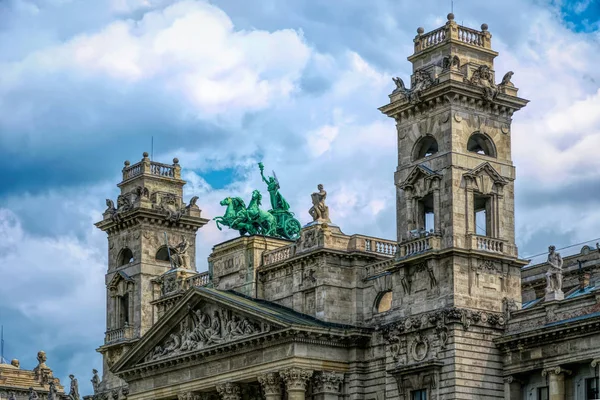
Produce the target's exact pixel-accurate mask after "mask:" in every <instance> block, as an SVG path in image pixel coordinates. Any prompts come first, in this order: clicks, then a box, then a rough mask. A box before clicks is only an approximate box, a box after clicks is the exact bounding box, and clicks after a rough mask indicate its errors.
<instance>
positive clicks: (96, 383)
mask: <svg viewBox="0 0 600 400" xmlns="http://www.w3.org/2000/svg"><path fill="white" fill-rule="evenodd" d="M92 374H93V376H92V381H91V382H92V389H94V394H96V393H98V387H99V386H100V377H99V376H98V370H96V369H93V370H92Z"/></svg>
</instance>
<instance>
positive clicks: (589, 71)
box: [0, 0, 600, 393]
mask: <svg viewBox="0 0 600 400" xmlns="http://www.w3.org/2000/svg"><path fill="white" fill-rule="evenodd" d="M501 3H502V5H500V4H501ZM449 9H450V0H423V1H419V2H415V1H398V0H374V1H369V2H365V1H362V0H336V1H328V0H312V1H309V0H285V1H284V0H260V1H241V0H214V1H210V2H209V1H193V0H185V1H177V0H0V171H2V177H3V182H2V184H1V185H0V282H1V289H0V324H3V325H4V327H5V340H6V352H5V353H6V354H5V356H6V357H7V358H9V359H10V358H19V359H20V360H21V363H22V365H23V367H25V368H33V367H34V366H35V364H36V362H35V355H36V352H37V351H38V350H40V349H44V350H45V351H46V352H47V353H48V365H49V366H51V367H52V368H53V369H54V370H55V374H56V375H57V376H58V377H60V378H61V380H62V381H63V383H64V384H66V385H68V378H67V376H68V374H69V373H75V374H76V375H77V377H78V378H79V382H80V386H81V388H82V392H85V393H89V391H90V390H91V388H90V384H89V379H90V378H91V369H92V368H98V369H100V365H101V359H100V356H99V355H97V353H95V351H94V349H95V348H97V347H98V346H99V345H101V344H102V341H103V332H104V316H105V314H104V296H105V292H104V273H105V269H106V253H107V243H106V237H105V234H104V233H102V232H101V231H98V230H96V228H95V227H94V226H93V223H94V222H96V221H98V220H100V218H101V213H102V211H103V210H104V209H105V201H104V199H105V198H107V197H110V198H113V199H114V198H116V196H117V188H116V186H115V184H116V183H117V182H118V181H119V178H120V171H121V168H122V166H123V161H124V160H126V159H127V160H131V161H132V162H136V161H138V160H139V159H141V156H142V152H144V151H149V150H150V143H151V138H152V137H154V159H155V160H157V161H163V162H170V161H171V160H172V158H173V157H174V156H177V157H179V159H180V163H181V165H182V166H183V167H184V177H185V179H186V180H187V181H188V185H186V197H187V198H189V197H191V196H193V195H198V196H199V197H200V200H199V201H198V204H199V206H200V207H201V208H202V210H203V212H204V215H205V216H207V217H210V218H212V217H214V216H216V215H219V214H222V212H223V209H222V207H221V206H219V204H218V203H219V201H220V200H221V199H222V198H224V197H226V196H227V195H229V194H237V195H242V196H243V197H248V194H249V192H250V191H251V189H252V188H260V189H264V187H263V185H262V184H261V183H260V178H259V174H258V169H257V167H256V163H257V162H258V161H261V160H262V161H263V162H264V164H265V166H266V170H267V171H270V170H271V169H275V170H276V172H277V175H278V177H279V179H280V181H281V183H282V190H283V193H284V195H285V196H286V197H287V199H288V200H289V202H290V203H291V205H292V207H293V209H294V210H296V212H297V214H298V216H299V219H300V220H301V222H303V223H306V222H308V221H309V219H310V217H309V215H308V214H307V213H306V210H307V209H308V208H309V206H310V197H309V195H310V193H311V192H312V191H313V190H314V189H315V186H316V184H317V183H323V184H324V185H325V188H326V189H327V190H328V192H329V194H330V196H329V205H330V209H331V216H332V219H333V221H334V222H336V223H337V224H339V225H340V226H341V227H342V229H343V231H344V232H345V233H349V234H352V233H363V234H368V235H374V236H381V237H385V238H394V237H395V232H394V229H395V223H394V219H395V216H394V205H395V202H394V193H395V189H394V185H393V172H394V169H395V167H396V165H395V161H396V158H395V152H396V149H395V146H396V142H395V136H396V132H395V128H394V123H393V121H392V120H389V119H387V118H386V117H385V116H383V115H381V114H380V113H379V111H378V110H377V107H379V106H382V105H384V104H385V103H386V101H387V100H388V97H387V95H388V94H389V93H390V91H391V90H392V89H393V87H394V86H393V83H392V80H391V77H392V76H401V77H403V78H404V80H405V81H406V80H407V79H408V76H409V73H410V68H411V66H410V64H409V63H408V61H406V57H407V56H409V55H410V54H411V53H412V47H413V44H412V40H413V37H414V35H415V33H416V29H417V27H418V26H423V27H424V28H425V30H426V31H429V30H432V29H434V28H437V27H439V26H441V25H442V24H443V23H444V22H445V20H446V14H447V13H448V11H449ZM454 12H455V14H456V20H457V21H458V22H459V23H462V24H464V25H467V26H470V27H474V28H478V27H479V26H480V25H481V23H483V22H485V23H488V25H489V27H490V28H489V29H490V32H491V33H492V34H493V39H492V44H493V47H494V49H495V50H497V51H499V52H500V56H499V57H498V58H497V61H496V70H497V71H498V74H499V75H500V76H502V75H503V74H504V73H505V72H506V71H508V70H512V71H514V72H515V75H514V77H513V82H514V83H515V84H516V86H517V87H519V88H520V92H519V94H520V95H521V96H522V97H525V98H527V99H529V100H531V103H530V104H529V105H528V106H527V107H526V108H525V109H524V110H522V111H520V112H519V113H517V114H516V115H515V118H514V126H513V131H512V135H513V150H514V152H513V154H514V161H515V164H516V166H517V171H518V180H517V194H516V196H517V197H516V201H517V208H516V212H517V238H518V239H517V240H518V245H519V247H520V252H521V255H522V256H528V255H531V254H535V253H539V252H540V251H544V249H545V248H546V246H547V245H548V244H555V245H557V247H563V246H567V245H569V244H572V243H577V242H581V241H585V240H589V239H594V238H596V237H599V236H600V231H598V229H597V227H598V226H600V172H599V171H600V168H599V167H600V157H599V156H598V149H599V148H600V112H598V110H600V90H599V87H600V68H598V66H599V65H600V25H599V23H598V19H599V17H600V3H599V2H597V0H587V1H586V0H582V1H566V0H564V1H559V0H555V1H551V0H530V1H525V0H504V1H503V2H499V1H480V0H477V1H476V0H455V2H454ZM233 236H235V233H232V232H219V231H218V230H217V229H216V228H215V226H214V225H212V224H210V225H208V226H206V227H205V228H203V229H202V230H201V232H200V233H199V235H198V240H197V252H198V255H199V259H200V260H202V262H201V263H200V264H199V265H198V268H199V269H200V270H205V269H206V262H205V261H204V260H206V257H207V256H208V254H209V252H210V249H211V246H212V245H213V244H215V243H218V242H219V241H222V240H224V239H227V238H230V237H233Z"/></svg>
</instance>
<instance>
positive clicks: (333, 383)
mask: <svg viewBox="0 0 600 400" xmlns="http://www.w3.org/2000/svg"><path fill="white" fill-rule="evenodd" d="M342 382H344V374H340V373H337V372H326V371H322V372H317V373H316V374H315V379H314V384H315V386H314V389H315V393H336V394H337V393H340V386H341V385H342Z"/></svg>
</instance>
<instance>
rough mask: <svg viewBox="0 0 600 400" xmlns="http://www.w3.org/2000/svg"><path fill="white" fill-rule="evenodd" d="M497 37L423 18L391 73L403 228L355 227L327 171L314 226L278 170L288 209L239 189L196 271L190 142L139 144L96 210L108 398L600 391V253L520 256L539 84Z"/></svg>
mask: <svg viewBox="0 0 600 400" xmlns="http://www.w3.org/2000/svg"><path fill="white" fill-rule="evenodd" d="M497 55H498V54H497V53H496V52H495V51H493V50H492V46H491V34H490V32H489V31H488V27H487V25H485V24H483V25H482V26H481V30H476V29H471V28H466V27H463V26H460V25H458V24H457V23H456V22H455V21H454V16H453V15H452V14H450V15H448V22H447V23H446V24H445V25H444V26H442V27H441V28H438V29H436V30H434V31H431V32H429V33H425V32H424V30H423V29H422V28H419V29H418V35H417V36H416V37H415V39H414V54H413V55H412V56H410V57H409V58H408V59H409V61H410V62H411V63H412V65H413V74H412V76H411V78H410V85H405V84H404V82H403V80H402V79H400V78H394V82H395V84H396V89H395V90H394V91H393V92H392V93H391V94H390V96H389V97H390V101H389V103H388V104H386V105H384V106H383V107H381V108H380V111H381V112H382V113H384V114H385V115H387V116H389V117H391V118H393V119H394V120H395V122H396V129H397V137H398V168H397V170H396V173H395V175H394V181H395V185H396V188H397V223H396V225H397V237H396V238H395V240H385V239H380V238H375V237H369V236H365V235H358V234H355V235H348V234H345V233H343V232H342V230H341V229H340V227H339V226H337V225H335V224H334V223H332V221H331V220H330V219H329V212H328V208H327V206H326V204H325V199H326V192H325V189H324V187H323V185H319V187H318V190H317V192H315V193H313V195H312V203H313V207H312V208H311V209H310V211H309V213H310V215H311V216H312V217H313V219H314V221H313V222H312V223H310V224H307V225H305V226H304V227H302V228H300V225H299V224H297V220H296V219H295V218H294V216H293V214H292V213H291V212H290V211H289V204H288V203H287V202H286V201H285V199H284V198H283V196H281V194H280V193H279V189H280V185H279V181H278V180H277V178H276V177H269V178H266V177H264V176H263V180H264V182H265V183H266V184H267V186H268V190H269V194H270V202H271V206H272V210H269V211H268V212H264V211H263V210H260V209H259V208H258V205H259V204H260V200H261V194H260V192H259V191H255V192H254V193H253V195H252V200H251V201H250V204H249V206H248V207H247V208H246V207H245V204H244V203H243V200H241V199H239V198H231V197H228V198H226V199H223V201H222V202H221V205H223V206H225V207H227V211H226V212H225V215H224V216H223V217H217V218H215V219H216V222H217V223H218V226H219V227H221V226H229V227H231V228H234V229H237V230H239V231H240V233H241V235H240V237H238V238H236V239H232V240H229V241H227V242H224V243H220V244H217V245H215V246H214V248H213V251H212V254H211V255H210V257H209V259H208V272H205V273H199V272H197V271H198V267H199V266H200V265H202V264H200V263H199V262H198V261H197V260H196V257H195V248H194V244H195V236H196V232H197V230H198V229H200V228H202V226H203V225H205V224H207V223H208V222H209V220H208V219H206V218H204V217H203V216H202V214H201V211H200V209H199V208H198V206H197V205H196V202H197V201H198V200H199V199H198V198H196V197H194V198H192V199H191V200H190V201H189V202H188V203H186V202H185V201H184V199H183V186H184V184H185V182H184V181H183V180H182V179H181V176H180V172H181V167H180V166H179V164H178V160H177V159H175V160H173V164H161V163H157V162H153V161H151V160H150V159H149V158H148V155H147V154H146V153H145V154H144V157H143V159H142V160H141V161H140V162H138V163H136V164H134V165H131V164H130V163H129V162H125V167H124V168H123V180H122V182H121V183H120V184H119V187H120V188H121V194H120V195H119V197H118V199H117V201H116V205H115V204H114V202H113V201H111V200H107V206H108V208H107V210H106V211H105V213H104V215H103V220H102V221H100V222H98V223H97V224H96V226H97V227H98V228H100V229H102V230H103V231H104V232H106V233H107V236H108V244H109V245H108V247H109V252H108V260H109V265H108V272H107V274H106V287H107V314H106V319H107V331H106V335H105V339H104V344H103V345H102V346H101V347H100V348H99V351H100V352H101V353H102V355H103V359H104V368H103V376H102V380H101V381H100V380H99V379H98V380H97V381H96V382H95V384H94V392H95V394H94V396H93V398H94V399H114V400H118V399H125V398H127V399H132V400H134V399H161V400H162V399H164V400H168V399H176V398H178V399H227V400H239V399H270V400H276V399H288V400H301V399H315V400H333V399H357V400H358V399H365V400H380V399H402V400H427V399H433V400H442V399H443V400H450V399H527V400H545V399H552V400H558V399H561V400H563V399H565V400H566V399H591V398H595V397H590V396H591V395H592V393H595V392H594V390H596V388H597V386H598V380H597V376H598V374H597V373H595V371H596V370H594V368H597V365H598V362H597V359H599V358H600V347H599V346H598V344H599V342H600V334H599V333H598V326H600V308H599V306H598V304H599V302H600V292H599V293H598V294H596V292H594V288H595V286H594V285H593V284H590V283H589V282H590V271H592V270H594V268H595V266H596V265H598V262H597V260H598V252H596V251H595V250H590V249H589V248H588V250H587V253H586V254H585V256H581V257H580V259H579V261H581V263H579V264H578V265H577V267H572V266H570V264H569V263H570V262H571V261H569V260H570V259H566V261H567V264H568V266H567V267H564V268H563V264H564V262H565V261H564V260H562V258H560V255H558V254H557V253H555V252H554V251H551V252H550V255H549V257H548V260H549V261H548V263H544V264H540V265H536V266H532V267H527V268H523V267H524V266H526V265H527V264H528V262H527V261H525V260H522V259H520V258H519V256H518V251H517V247H516V245H515V226H514V181H515V178H516V173H515V167H514V165H513V163H512V158H511V135H512V130H511V122H512V118H513V114H514V112H516V111H518V110H520V109H521V108H523V107H524V106H525V105H526V104H527V100H524V99H522V98H520V97H518V96H517V93H518V90H517V88H515V86H514V85H513V83H512V82H511V76H512V72H506V74H504V75H503V78H502V79H501V81H500V82H498V79H496V72H495V70H494V59H495V57H496V56H497ZM260 169H261V175H262V174H263V167H262V164H261V165H260ZM200 201H201V200H200ZM257 204H258V205H257ZM563 273H564V277H565V279H564V280H563V279H562V277H563ZM90 397H92V396H90Z"/></svg>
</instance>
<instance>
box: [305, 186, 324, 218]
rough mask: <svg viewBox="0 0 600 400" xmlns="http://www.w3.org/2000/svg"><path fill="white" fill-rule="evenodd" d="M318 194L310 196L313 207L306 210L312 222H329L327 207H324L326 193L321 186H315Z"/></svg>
mask: <svg viewBox="0 0 600 400" xmlns="http://www.w3.org/2000/svg"><path fill="white" fill-rule="evenodd" d="M317 189H318V192H315V193H313V194H311V195H310V197H311V199H312V203H313V206H312V207H311V208H310V210H308V213H309V214H310V216H311V217H313V221H328V222H329V207H327V206H326V205H325V199H326V198H327V192H326V191H325V189H323V185H322V184H319V185H318V186H317Z"/></svg>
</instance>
